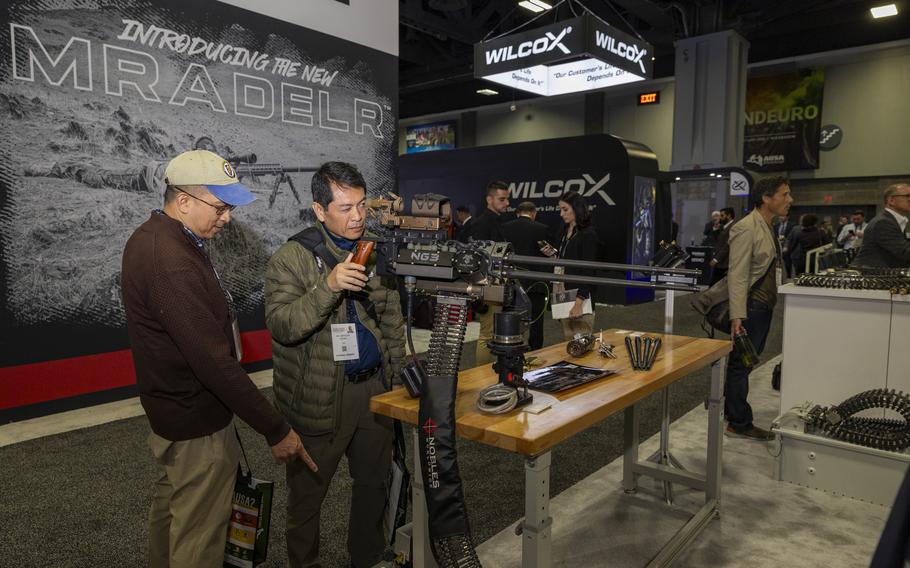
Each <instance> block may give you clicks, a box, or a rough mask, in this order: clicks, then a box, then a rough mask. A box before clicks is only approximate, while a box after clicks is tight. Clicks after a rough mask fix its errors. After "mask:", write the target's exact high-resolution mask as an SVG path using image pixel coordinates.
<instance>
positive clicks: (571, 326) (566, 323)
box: [562, 314, 594, 341]
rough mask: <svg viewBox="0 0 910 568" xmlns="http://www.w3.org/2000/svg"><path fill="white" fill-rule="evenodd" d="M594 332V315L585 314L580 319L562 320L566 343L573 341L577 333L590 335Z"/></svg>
mask: <svg viewBox="0 0 910 568" xmlns="http://www.w3.org/2000/svg"><path fill="white" fill-rule="evenodd" d="M593 330H594V314H585V315H583V316H581V317H580V318H578V319H572V318H566V319H564V320H562V333H563V335H564V336H565V338H566V341H571V340H572V338H574V337H575V334H576V333H581V334H589V333H591V332H592V331H593Z"/></svg>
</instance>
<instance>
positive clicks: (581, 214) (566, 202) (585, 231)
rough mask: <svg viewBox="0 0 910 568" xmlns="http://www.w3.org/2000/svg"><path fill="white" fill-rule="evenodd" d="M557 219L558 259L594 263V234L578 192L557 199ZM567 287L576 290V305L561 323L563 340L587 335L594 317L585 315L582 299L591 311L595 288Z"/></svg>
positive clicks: (574, 271) (586, 271) (589, 272)
mask: <svg viewBox="0 0 910 568" xmlns="http://www.w3.org/2000/svg"><path fill="white" fill-rule="evenodd" d="M559 216H560V218H561V219H562V222H563V227H562V232H561V233H560V236H559V246H558V247H557V251H558V257H559V258H564V259H568V260H587V261H596V260H597V246H598V242H599V240H598V238H597V233H596V232H595V231H594V229H593V228H592V227H591V211H590V210H589V209H588V204H587V202H586V201H585V199H584V197H582V196H581V195H580V194H579V193H578V192H577V191H567V192H566V193H565V194H563V196H562V197H560V198H559ZM565 273H566V274H583V275H586V276H594V273H593V271H592V270H590V269H586V268H574V267H566V268H565ZM567 286H569V287H571V288H577V289H578V293H577V294H576V295H575V305H574V306H572V309H571V310H570V311H569V317H568V318H566V319H564V320H562V330H563V334H564V336H565V338H566V340H570V339H572V338H573V337H575V334H577V333H581V334H588V333H591V331H592V330H593V329H594V314H593V313H587V314H586V313H584V312H583V306H584V302H585V300H591V306H592V311H593V305H594V296H593V295H594V287H593V286H592V285H590V284H578V285H576V284H573V283H569V284H568V285H567Z"/></svg>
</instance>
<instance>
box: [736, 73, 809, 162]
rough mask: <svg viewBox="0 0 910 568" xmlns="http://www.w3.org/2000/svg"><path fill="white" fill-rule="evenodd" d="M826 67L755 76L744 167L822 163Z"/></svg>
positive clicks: (748, 100) (748, 96)
mask: <svg viewBox="0 0 910 568" xmlns="http://www.w3.org/2000/svg"><path fill="white" fill-rule="evenodd" d="M824 86H825V72H824V70H822V69H805V70H801V71H798V72H795V73H786V74H781V75H770V76H764V77H752V78H749V80H748V84H747V89H746V129H745V136H744V143H743V157H744V161H745V164H744V166H745V167H746V168H748V169H750V170H752V171H756V172H776V171H785V170H786V171H788V170H811V169H816V168H818V145H819V132H820V129H821V124H822V96H823V94H824Z"/></svg>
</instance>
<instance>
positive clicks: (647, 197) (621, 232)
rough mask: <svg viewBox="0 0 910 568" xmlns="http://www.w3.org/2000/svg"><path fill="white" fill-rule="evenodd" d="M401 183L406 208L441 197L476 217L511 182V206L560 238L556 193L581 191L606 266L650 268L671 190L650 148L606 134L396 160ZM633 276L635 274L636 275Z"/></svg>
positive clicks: (663, 235) (623, 296) (607, 292)
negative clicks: (533, 212)
mask: <svg viewBox="0 0 910 568" xmlns="http://www.w3.org/2000/svg"><path fill="white" fill-rule="evenodd" d="M398 180H399V181H398V183H399V191H400V193H401V196H402V197H403V198H404V199H405V203H410V199H411V197H412V196H414V195H416V194H420V193H439V194H442V195H445V196H447V197H449V198H451V199H452V202H453V204H454V206H458V205H468V206H470V207H471V208H472V210H473V212H474V215H478V214H480V213H481V212H482V211H483V209H484V208H485V207H486V203H485V201H484V196H485V194H486V187H487V184H488V183H490V182H491V181H495V180H501V181H504V182H506V183H507V184H509V193H510V195H509V199H510V204H511V207H513V208H514V207H516V206H517V205H518V204H519V203H520V202H522V201H532V202H534V204H535V205H536V206H537V209H538V214H537V220H538V221H540V222H542V223H544V224H546V225H548V226H550V228H551V232H552V233H553V237H552V238H553V240H554V243H553V244H556V243H555V239H556V238H557V235H558V234H559V230H560V229H561V227H562V220H561V219H560V217H559V206H558V202H559V196H561V195H562V194H563V193H565V192H566V191H569V190H574V191H577V192H579V193H580V194H582V195H583V196H584V198H585V200H586V201H587V203H588V207H589V208H590V210H591V213H592V226H593V227H594V229H595V231H596V232H597V236H598V237H599V240H600V247H599V250H600V258H599V260H601V261H604V262H615V263H623V264H627V263H631V264H639V265H641V264H648V261H649V260H650V259H651V257H652V256H653V254H654V250H655V246H656V243H659V242H660V241H661V240H667V239H668V238H669V236H670V223H671V218H672V213H671V209H670V207H671V204H670V197H669V187H668V186H666V185H663V184H659V183H658V181H657V180H658V164H657V158H656V156H655V155H654V153H653V152H652V151H651V149H650V148H648V147H647V146H644V145H643V144H639V143H638V142H632V141H629V140H623V139H621V138H617V137H615V136H610V135H609V134H597V135H591V136H577V137H573V138H558V139H551V140H541V141H536V142H520V143H517V144H501V145H498V146H484V147H479V148H466V149H461V150H448V151H441V152H426V153H420V154H410V155H405V156H399V161H398ZM635 276H638V275H635ZM652 296H653V294H650V293H649V292H647V291H642V290H633V289H629V290H625V289H623V288H617V287H603V288H602V289H601V290H600V292H599V295H598V298H599V300H600V301H605V302H609V303H630V302H637V301H644V300H647V299H649V298H650V297H652Z"/></svg>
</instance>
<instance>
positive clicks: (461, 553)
mask: <svg viewBox="0 0 910 568" xmlns="http://www.w3.org/2000/svg"><path fill="white" fill-rule="evenodd" d="M367 208H368V211H369V212H370V213H371V215H372V216H373V217H374V219H375V221H376V225H377V228H378V232H379V233H380V236H378V237H364V240H372V241H375V242H376V243H377V244H376V252H377V273H378V274H380V275H382V276H392V277H397V278H400V279H402V280H403V282H404V289H405V291H406V293H407V298H406V300H407V312H408V315H407V324H406V336H407V341H408V346H409V347H410V351H411V354H412V358H413V361H412V363H411V364H409V365H408V366H407V367H406V368H405V370H404V371H403V372H402V380H403V382H404V383H405V386H406V388H407V389H408V392H409V393H410V395H411V396H412V397H417V396H419V397H420V410H419V414H418V416H419V417H418V436H419V443H420V449H419V455H420V458H421V459H420V466H421V467H420V469H421V474H422V476H423V482H424V488H425V494H426V500H427V510H428V513H429V532H430V542H431V545H432V550H433V555H434V556H435V558H436V561H437V563H438V564H439V565H440V566H442V567H444V568H454V567H458V568H473V567H479V566H480V561H479V560H478V558H477V554H476V552H475V550H474V543H473V540H472V537H471V533H470V528H469V526H468V515H467V511H466V508H465V504H464V497H463V494H462V486H461V477H460V475H459V472H458V462H457V455H456V451H455V394H456V390H457V381H458V368H459V361H460V360H461V350H462V345H463V342H464V336H465V330H466V327H467V315H468V308H469V305H470V302H471V301H472V300H476V299H481V298H482V299H484V300H487V301H492V302H497V303H501V304H502V305H503V311H502V312H500V313H497V314H496V315H495V316H494V319H493V336H492V339H491V340H490V341H489V342H488V343H487V347H488V348H489V349H490V350H491V352H492V353H493V354H494V355H496V362H495V363H494V364H493V369H494V371H496V373H497V374H498V376H499V384H497V385H494V387H496V388H497V389H498V391H499V394H498V395H497V397H496V400H495V401H494V402H496V401H500V400H501V401H504V402H505V403H506V404H508V405H509V408H514V407H516V406H520V405H523V404H527V403H528V402H530V401H531V400H532V395H531V393H529V392H528V389H527V387H528V383H527V381H526V380H525V379H524V368H525V358H524V354H525V352H527V351H528V350H529V348H528V346H527V343H526V342H525V341H524V338H523V332H524V329H525V328H526V326H527V325H528V323H529V322H530V319H531V318H530V316H531V314H530V301H529V300H528V297H527V295H526V294H525V291H524V290H523V289H522V287H521V284H520V282H519V280H520V279H534V280H543V281H551V282H578V283H585V284H594V285H601V284H606V285H615V286H634V287H643V288H652V289H658V290H686V291H695V290H697V286H696V285H695V283H694V278H693V280H692V283H691V284H685V283H679V282H667V281H661V280H658V279H652V281H651V282H647V281H636V280H624V279H618V278H602V277H599V276H590V275H583V274H582V275H577V274H554V273H551V272H539V271H534V270H528V269H527V267H535V266H537V267H556V266H561V267H572V268H582V269H595V270H597V269H602V270H622V271H635V272H645V273H650V274H654V275H657V274H661V275H667V274H671V275H676V276H692V277H697V276H698V274H699V271H698V270H686V269H678V268H675V265H676V264H678V262H677V261H678V254H676V253H675V251H669V252H667V251H665V255H669V257H673V258H669V257H668V256H664V257H662V258H661V259H660V263H659V264H660V265H661V266H634V265H627V264H614V263H606V262H588V261H576V260H566V259H548V258H543V257H534V256H521V255H516V254H514V253H513V251H512V245H511V244H510V243H507V242H492V241H470V242H468V243H461V242H458V241H454V240H450V239H449V236H448V226H449V223H450V221H451V215H452V207H451V203H450V202H449V199H448V198H447V197H445V196H442V195H437V194H423V195H417V196H415V197H414V198H413V199H412V201H411V204H410V210H409V211H405V207H404V204H403V202H402V200H401V199H400V198H399V197H398V196H395V195H392V196H391V198H390V199H371V200H368V202H367ZM683 254H684V253H683ZM418 293H420V294H428V295H433V296H435V298H436V308H435V312H434V318H433V329H432V332H431V335H430V346H429V350H428V352H427V354H426V356H425V358H423V359H422V358H421V357H419V356H418V355H417V353H416V351H415V349H414V344H413V340H412V338H411V314H412V311H413V304H414V295H415V294H418ZM503 392H505V393H506V395H507V396H502V393H503ZM489 402H490V401H489V400H488V401H484V404H483V406H484V409H485V410H486V409H488V408H489V406H490V405H489V404H488V403H489ZM501 409H502V407H501V405H499V409H497V410H495V411H497V412H498V411H500V410H501ZM416 506H419V505H416Z"/></svg>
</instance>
